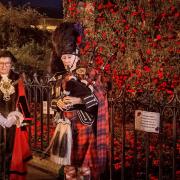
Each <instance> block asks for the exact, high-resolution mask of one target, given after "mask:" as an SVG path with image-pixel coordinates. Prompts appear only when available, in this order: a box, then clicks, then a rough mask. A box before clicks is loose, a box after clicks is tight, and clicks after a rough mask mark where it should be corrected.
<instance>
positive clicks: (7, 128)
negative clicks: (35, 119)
mask: <svg viewBox="0 0 180 180" xmlns="http://www.w3.org/2000/svg"><path fill="white" fill-rule="evenodd" d="M16 61H17V60H16V59H15V57H14V56H13V55H12V53H11V52H10V51H6V50H3V51H0V143H1V146H2V147H1V149H0V164H1V166H0V170H1V174H2V176H3V178H8V179H10V180H21V179H25V174H26V167H25V164H26V161H27V160H28V159H29V158H31V152H30V148H29V145H28V139H27V138H28V136H27V131H26V127H25V126H24V122H25V121H24V120H27V121H29V120H30V114H29V109H28V106H27V101H26V98H25V90H24V85H23V80H22V78H21V76H20V75H19V74H17V73H15V72H14V71H12V66H13V64H14V63H16Z"/></svg>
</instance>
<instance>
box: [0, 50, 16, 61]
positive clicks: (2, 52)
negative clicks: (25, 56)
mask: <svg viewBox="0 0 180 180" xmlns="http://www.w3.org/2000/svg"><path fill="white" fill-rule="evenodd" d="M1 57H9V58H11V61H12V62H13V63H16V62H17V59H16V58H15V57H14V55H13V54H12V53H11V52H10V51H8V50H0V58H1Z"/></svg>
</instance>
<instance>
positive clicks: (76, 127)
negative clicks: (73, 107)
mask: <svg viewBox="0 0 180 180" xmlns="http://www.w3.org/2000/svg"><path fill="white" fill-rule="evenodd" d="M68 114H69V115H70V114H71V112H69V113H68ZM69 115H67V114H66V115H65V116H66V117H67V118H68V117H69ZM71 115H72V114H71ZM70 120H71V124H72V139H73V143H72V151H71V165H72V166H75V167H81V166H85V167H90V168H93V167H94V166H96V164H97V151H96V140H95V134H94V132H93V129H94V127H93V125H92V126H88V125H84V124H82V123H81V121H80V120H79V118H78V116H77V114H76V111H73V117H71V118H70Z"/></svg>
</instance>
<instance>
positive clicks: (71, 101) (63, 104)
mask: <svg viewBox="0 0 180 180" xmlns="http://www.w3.org/2000/svg"><path fill="white" fill-rule="evenodd" d="M81 103H82V101H81V98H78V97H72V96H66V97H64V98H63V99H60V100H58V102H57V107H58V108H59V109H61V110H62V111H63V110H68V109H69V108H70V107H71V106H73V105H75V104H81Z"/></svg>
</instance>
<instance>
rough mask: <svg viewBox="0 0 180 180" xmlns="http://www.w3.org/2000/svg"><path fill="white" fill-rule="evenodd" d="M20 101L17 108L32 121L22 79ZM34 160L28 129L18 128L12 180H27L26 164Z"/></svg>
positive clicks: (12, 163)
mask: <svg viewBox="0 0 180 180" xmlns="http://www.w3.org/2000/svg"><path fill="white" fill-rule="evenodd" d="M18 93H19V96H18V100H17V107H18V108H19V110H20V111H21V113H22V114H23V115H24V120H25V121H28V120H31V118H30V113H29V107H28V104H27V99H26V96H25V88H24V84H23V81H22V79H20V80H19V83H18ZM31 158H32V154H31V150H30V147H29V141H28V132H27V130H26V127H25V126H23V127H20V128H18V127H17V128H16V132H15V139H14V146H13V153H12V160H11V165H10V180H25V179H26V174H27V168H26V163H27V161H28V160H29V159H31Z"/></svg>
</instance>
